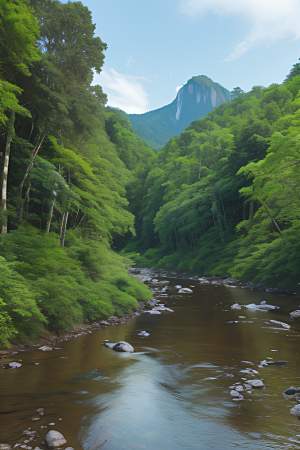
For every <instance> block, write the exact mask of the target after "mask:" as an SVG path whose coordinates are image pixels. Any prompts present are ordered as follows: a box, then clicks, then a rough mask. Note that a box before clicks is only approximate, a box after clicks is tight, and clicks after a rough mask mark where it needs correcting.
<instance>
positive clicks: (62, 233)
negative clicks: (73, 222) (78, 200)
mask: <svg viewBox="0 0 300 450" xmlns="http://www.w3.org/2000/svg"><path fill="white" fill-rule="evenodd" d="M68 215H69V211H66V212H64V214H63V216H62V219H61V225H60V246H61V248H64V245H65V236H66V229H67V222H68Z"/></svg>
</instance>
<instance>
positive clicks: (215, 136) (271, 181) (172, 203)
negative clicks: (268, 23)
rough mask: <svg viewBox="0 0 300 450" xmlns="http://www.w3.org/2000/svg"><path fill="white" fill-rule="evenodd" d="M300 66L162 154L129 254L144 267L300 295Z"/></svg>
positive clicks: (241, 96)
mask: <svg viewBox="0 0 300 450" xmlns="http://www.w3.org/2000/svg"><path fill="white" fill-rule="evenodd" d="M299 68H300V64H299V63H297V64H295V65H294V67H293V68H292V70H291V72H290V73H289V75H288V76H287V77H286V80H285V81H284V83H283V84H282V85H277V84H273V85H271V86H269V87H268V88H262V87H260V86H254V87H253V89H252V90H251V91H250V92H248V93H243V92H242V91H241V90H240V89H237V90H236V92H235V94H236V95H235V98H234V99H233V100H231V101H230V102H227V103H225V104H223V105H220V106H219V107H218V108H216V109H215V110H213V111H212V112H211V113H209V114H208V115H207V116H206V117H205V118H203V119H200V120H198V121H196V122H193V123H192V124H191V125H190V126H189V127H188V128H187V129H186V130H185V131H184V132H183V133H181V135H180V136H179V137H174V138H172V139H171V140H170V141H169V142H168V143H167V144H166V145H165V147H164V148H162V150H161V151H160V152H159V153H158V155H157V159H156V166H155V167H153V168H152V169H151V171H150V172H149V174H148V177H147V179H146V182H145V185H144V191H143V194H144V197H143V199H142V200H141V202H140V209H139V212H138V214H137V219H136V230H137V237H136V238H135V240H134V241H132V242H131V243H129V244H128V245H127V247H126V251H128V252H139V253H140V254H142V255H143V256H142V257H138V258H137V262H138V264H143V265H145V266H149V267H150V266H153V265H156V267H161V268H168V269H177V270H184V271H190V272H192V273H197V274H199V275H216V276H229V275H231V276H234V277H237V278H239V279H241V280H245V281H246V280H248V281H254V282H258V283H262V284H264V285H267V286H268V285H269V286H278V287H283V288H287V289H294V290H298V291H299V282H300V91H299V89H300V69H299Z"/></svg>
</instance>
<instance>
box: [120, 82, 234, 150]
mask: <svg viewBox="0 0 300 450" xmlns="http://www.w3.org/2000/svg"><path fill="white" fill-rule="evenodd" d="M229 100H230V92H229V91H228V90H227V89H226V88H224V87H223V86H221V85H220V84H219V83H215V82H214V81H213V80H211V79H210V78H209V77H207V76H206V75H198V76H194V77H192V78H190V79H189V80H188V81H187V82H186V84H185V85H184V86H182V87H181V88H180V89H179V91H178V92H177V96H176V98H175V99H174V100H173V102H172V103H170V104H169V105H166V106H163V107H162V108H159V109H155V110H153V111H149V112H147V113H144V114H129V115H128V117H129V120H130V122H131V125H132V128H133V131H134V132H135V133H136V134H137V135H138V136H140V137H141V138H142V139H144V140H145V141H146V142H148V144H149V145H150V146H151V147H152V148H153V149H154V150H158V149H159V148H161V147H163V146H164V145H165V144H166V143H167V142H168V140H169V139H171V137H173V136H179V134H180V133H181V132H182V131H184V130H185V129H186V128H187V127H188V126H189V125H190V123H191V122H194V121H195V120H198V119H201V118H202V117H204V116H205V115H206V114H208V113H209V112H210V111H212V110H213V109H214V108H215V107H217V106H219V105H221V104H222V103H225V102H226V101H229Z"/></svg>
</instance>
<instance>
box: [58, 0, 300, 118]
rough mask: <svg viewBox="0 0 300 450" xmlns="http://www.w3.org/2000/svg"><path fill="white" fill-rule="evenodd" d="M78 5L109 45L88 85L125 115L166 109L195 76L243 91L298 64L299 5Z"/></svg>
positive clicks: (162, 1)
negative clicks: (88, 12) (83, 7)
mask: <svg viewBox="0 0 300 450" xmlns="http://www.w3.org/2000/svg"><path fill="white" fill-rule="evenodd" d="M63 2H64V3H65V0H63ZM82 3H83V4H84V5H86V6H87V7H88V8H89V9H90V10H91V12H92V17H93V22H94V23H95V24H96V35H97V36H100V38H101V39H102V41H104V42H105V43H106V44H107V46H108V49H107V51H106V52H105V62H104V66H103V69H102V72H101V74H100V75H98V74H95V76H94V81H93V84H100V85H101V86H102V87H103V90H104V92H105V93H106V94H107V95H108V105H110V106H114V107H118V108H120V109H123V110H124V111H126V112H127V113H137V114H140V113H144V112H146V111H150V110H153V109H157V108H160V107H162V106H164V105H167V104H169V103H171V102H172V101H173V100H174V98H175V97H176V92H177V90H178V89H179V88H180V87H181V86H182V85H183V84H185V83H186V82H187V81H188V80H189V79H190V78H192V77H193V76H196V75H207V76H208V77H210V78H211V79H212V80H213V81H215V82H217V83H220V84H221V85H223V86H224V87H225V88H227V89H229V90H232V89H233V88H234V87H236V86H239V87H241V88H242V89H243V90H244V91H245V92H247V91H249V90H251V88H252V86H256V85H260V86H269V85H270V84H272V83H282V81H283V80H284V78H285V76H286V75H287V74H288V73H289V71H290V69H291V68H292V66H293V64H295V63H297V62H298V59H299V58H300V39H299V38H300V0H151V1H150V0H82Z"/></svg>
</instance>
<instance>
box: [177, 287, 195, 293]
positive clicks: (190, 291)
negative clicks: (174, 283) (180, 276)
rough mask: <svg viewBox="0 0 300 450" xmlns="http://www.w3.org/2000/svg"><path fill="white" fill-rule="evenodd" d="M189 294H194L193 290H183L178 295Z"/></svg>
mask: <svg viewBox="0 0 300 450" xmlns="http://www.w3.org/2000/svg"><path fill="white" fill-rule="evenodd" d="M189 293H191V294H192V293H193V291H192V289H190V288H181V289H179V291H178V294H189Z"/></svg>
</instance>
